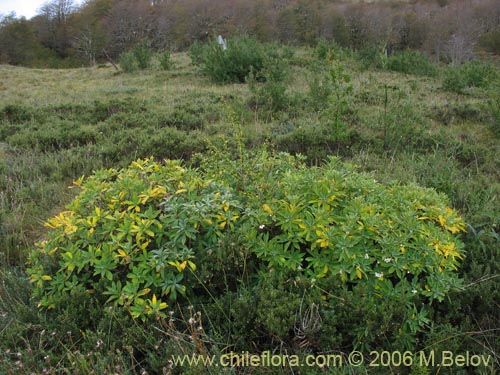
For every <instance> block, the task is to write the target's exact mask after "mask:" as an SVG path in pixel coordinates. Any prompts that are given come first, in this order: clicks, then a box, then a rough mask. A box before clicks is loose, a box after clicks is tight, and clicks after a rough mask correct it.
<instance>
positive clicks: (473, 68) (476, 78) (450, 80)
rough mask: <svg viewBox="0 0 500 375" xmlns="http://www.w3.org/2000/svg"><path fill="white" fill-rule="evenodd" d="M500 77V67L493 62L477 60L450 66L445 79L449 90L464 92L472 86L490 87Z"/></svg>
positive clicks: (445, 87)
mask: <svg viewBox="0 0 500 375" xmlns="http://www.w3.org/2000/svg"><path fill="white" fill-rule="evenodd" d="M498 79H500V73H499V72H498V68H497V67H496V66H495V65H494V64H491V63H487V62H483V61H479V60H475V61H471V62H468V63H465V64H463V65H460V66H452V67H449V68H448V69H447V71H446V73H445V76H444V79H443V88H444V89H445V90H447V91H451V92H456V93H458V94H463V93H464V92H465V91H466V90H467V89H470V88H474V87H477V88H488V87H489V86H490V85H491V84H492V83H494V82H495V81H497V80H498Z"/></svg>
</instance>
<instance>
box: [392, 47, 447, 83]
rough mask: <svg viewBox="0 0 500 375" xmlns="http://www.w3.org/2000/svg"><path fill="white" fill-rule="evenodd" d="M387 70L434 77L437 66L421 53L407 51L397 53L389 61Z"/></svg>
mask: <svg viewBox="0 0 500 375" xmlns="http://www.w3.org/2000/svg"><path fill="white" fill-rule="evenodd" d="M387 69H388V70H392V71H394V72H400V73H405V74H414V75H418V76H430V77H433V76H435V75H436V74H437V68H436V66H435V65H434V64H433V63H432V62H431V61H430V60H429V58H428V57H427V56H426V55H424V54H423V53H421V52H418V51H412V50H406V51H402V52H396V53H395V54H393V55H391V56H389V58H388V59H387Z"/></svg>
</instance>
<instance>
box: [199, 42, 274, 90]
mask: <svg viewBox="0 0 500 375" xmlns="http://www.w3.org/2000/svg"><path fill="white" fill-rule="evenodd" d="M265 55H266V50H265V47H264V46H263V45H262V44H261V43H259V42H258V41H257V40H256V39H254V38H252V37H248V36H239V37H234V38H231V39H229V40H228V41H227V49H225V50H224V49H223V48H222V46H221V45H219V43H218V42H217V40H215V39H214V40H212V41H210V42H208V43H205V44H199V43H195V44H193V46H192V47H191V49H190V56H191V59H192V62H193V64H195V65H199V66H200V68H201V71H202V72H203V73H204V74H206V75H207V76H209V77H210V78H211V79H212V80H213V81H214V82H217V83H229V82H240V83H243V82H245V80H246V78H247V76H248V74H249V73H250V72H251V71H253V72H255V73H257V72H260V71H261V70H262V69H263V67H264V60H265Z"/></svg>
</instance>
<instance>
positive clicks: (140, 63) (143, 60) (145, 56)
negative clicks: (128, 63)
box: [132, 42, 153, 70]
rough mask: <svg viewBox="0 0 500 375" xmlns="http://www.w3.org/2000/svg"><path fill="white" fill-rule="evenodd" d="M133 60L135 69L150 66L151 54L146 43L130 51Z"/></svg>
mask: <svg viewBox="0 0 500 375" xmlns="http://www.w3.org/2000/svg"><path fill="white" fill-rule="evenodd" d="M132 53H133V54H134V57H135V60H136V61H137V67H138V68H139V69H141V70H144V69H147V68H149V67H150V66H151V59H152V57H153V56H152V53H151V49H150V48H149V46H148V45H147V44H146V43H144V42H143V43H140V44H138V45H137V46H136V47H135V48H134V49H133V51H132Z"/></svg>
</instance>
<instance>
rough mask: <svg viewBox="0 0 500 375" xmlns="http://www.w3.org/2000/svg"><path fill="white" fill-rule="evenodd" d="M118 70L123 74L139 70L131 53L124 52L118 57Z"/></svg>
mask: <svg viewBox="0 0 500 375" xmlns="http://www.w3.org/2000/svg"><path fill="white" fill-rule="evenodd" d="M120 68H122V70H123V71H124V72H125V73H133V72H135V71H137V69H139V66H138V64H137V60H136V58H135V56H134V54H133V53H132V52H124V53H122V54H121V55H120Z"/></svg>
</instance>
